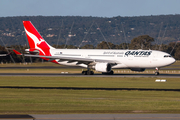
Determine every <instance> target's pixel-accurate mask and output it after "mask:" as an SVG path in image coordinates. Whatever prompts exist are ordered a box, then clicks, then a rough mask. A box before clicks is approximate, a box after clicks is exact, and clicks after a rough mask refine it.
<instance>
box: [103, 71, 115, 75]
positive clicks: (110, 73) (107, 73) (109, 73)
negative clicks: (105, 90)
mask: <svg viewBox="0 0 180 120" xmlns="http://www.w3.org/2000/svg"><path fill="white" fill-rule="evenodd" d="M102 74H103V75H113V74H114V71H113V70H111V71H110V72H102Z"/></svg>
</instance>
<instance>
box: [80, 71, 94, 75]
mask: <svg viewBox="0 0 180 120" xmlns="http://www.w3.org/2000/svg"><path fill="white" fill-rule="evenodd" d="M82 74H83V75H94V72H93V71H91V70H87V71H82Z"/></svg>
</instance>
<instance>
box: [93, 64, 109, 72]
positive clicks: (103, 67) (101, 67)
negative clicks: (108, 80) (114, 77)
mask: <svg viewBox="0 0 180 120" xmlns="http://www.w3.org/2000/svg"><path fill="white" fill-rule="evenodd" d="M94 67H95V68H94V69H95V70H96V71H99V72H110V71H111V65H110V64H109V63H97V64H96V65H95V66H94Z"/></svg>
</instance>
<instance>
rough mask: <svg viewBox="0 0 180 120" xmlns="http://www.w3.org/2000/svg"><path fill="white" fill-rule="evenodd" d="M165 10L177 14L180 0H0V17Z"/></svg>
mask: <svg viewBox="0 0 180 120" xmlns="http://www.w3.org/2000/svg"><path fill="white" fill-rule="evenodd" d="M167 14H180V0H0V17H7V16H25V15H26V16H38V15H42V16H98V17H115V16H143V15H146V16H147V15H167Z"/></svg>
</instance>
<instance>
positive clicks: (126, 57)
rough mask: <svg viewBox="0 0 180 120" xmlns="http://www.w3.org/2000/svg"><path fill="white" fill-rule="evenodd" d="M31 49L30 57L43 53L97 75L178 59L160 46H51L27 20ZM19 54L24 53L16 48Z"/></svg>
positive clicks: (50, 58)
mask: <svg viewBox="0 0 180 120" xmlns="http://www.w3.org/2000/svg"><path fill="white" fill-rule="evenodd" d="M23 25H24V29H25V33H26V36H27V39H28V42H29V46H30V48H29V49H26V50H25V51H26V52H27V53H30V54H24V56H29V57H39V58H42V59H44V60H47V61H49V62H53V63H56V64H61V65H68V66H81V67H84V68H87V70H85V71H82V74H84V75H93V74H94V72H93V70H95V71H98V72H102V74H110V75H112V74H114V72H113V70H112V69H113V68H118V69H121V68H123V69H124V68H125V69H131V70H132V71H139V72H142V71H144V70H145V69H147V68H155V69H156V71H155V75H159V68H161V67H165V66H168V65H171V64H173V63H174V62H175V61H176V60H175V59H174V58H173V57H172V56H171V55H170V54H168V53H165V52H162V51H157V50H141V49H139V50H130V49H127V50H124V49H123V50H122V49H119V50H117V49H116V50H115V49H113V50H112V49H56V48H54V47H52V46H50V45H49V44H48V43H47V42H46V41H45V40H44V39H43V37H42V36H41V35H40V34H39V32H38V31H37V30H36V28H35V27H34V25H33V24H32V23H31V21H23ZM13 51H14V52H15V53H16V54H17V55H22V54H21V53H19V52H18V51H16V50H13Z"/></svg>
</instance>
